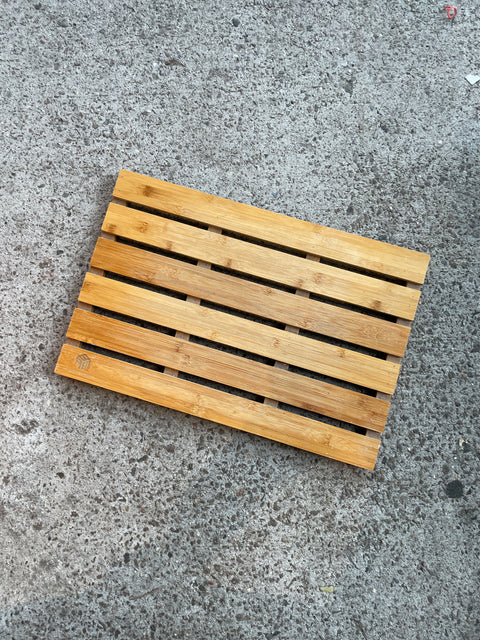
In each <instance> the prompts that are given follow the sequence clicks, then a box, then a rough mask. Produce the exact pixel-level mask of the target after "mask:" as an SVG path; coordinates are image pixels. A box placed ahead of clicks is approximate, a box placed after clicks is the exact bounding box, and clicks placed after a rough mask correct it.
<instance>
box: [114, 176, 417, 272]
mask: <svg viewBox="0 0 480 640" xmlns="http://www.w3.org/2000/svg"><path fill="white" fill-rule="evenodd" d="M114 195H115V196H117V197H119V198H123V199H125V200H127V201H129V202H133V203H136V204H140V205H144V206H147V207H152V208H155V209H158V210H160V211H165V212H168V213H171V214H175V215H177V216H180V217H183V218H187V219H189V220H197V221H201V222H203V223H206V224H213V225H216V226H218V227H221V228H223V229H228V230H229V231H234V232H236V233H240V234H245V235H247V236H250V237H253V238H259V239H262V240H267V241H269V242H273V243H276V244H279V245H283V246H285V247H290V248H293V249H298V250H300V251H302V252H305V253H312V254H314V255H317V256H321V257H323V258H328V259H331V260H336V261H339V262H343V263H345V264H349V265H352V266H357V267H361V268H364V269H368V270H371V271H374V272H376V273H381V274H384V275H388V276H393V277H396V278H400V279H403V280H409V281H412V282H417V283H420V284H421V283H422V282H423V281H424V279H425V274H426V271H427V267H428V261H429V256H428V255H426V254H424V253H420V252H418V251H412V250H409V249H404V248H402V247H396V246H393V245H390V244H387V243H385V242H380V241H378V240H370V239H368V238H362V237H361V236H358V235H355V234H352V233H346V232H345V231H338V230H336V229H330V228H328V227H323V226H320V225H316V224H313V223H310V222H305V221H303V220H298V219H296V218H292V217H290V216H285V215H281V214H279V213H272V212H271V211H267V210H265V209H259V208H257V207H252V206H250V205H246V204H241V203H238V202H233V201H232V200H227V199H225V198H220V197H218V196H213V195H210V194H207V193H203V192H201V191H195V190H193V189H187V188H185V187H181V186H179V185H175V184H171V183H169V182H164V181H163V180H157V179H155V178H150V177H148V176H143V175H140V174H138V173H132V172H130V171H124V170H122V171H120V173H119V176H118V180H117V183H116V185H115V189H114Z"/></svg>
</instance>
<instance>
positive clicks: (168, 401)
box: [55, 345, 379, 469]
mask: <svg viewBox="0 0 480 640" xmlns="http://www.w3.org/2000/svg"><path fill="white" fill-rule="evenodd" d="M79 366H80V368H79ZM55 371H56V373H59V374H61V375H64V376H67V377H70V378H74V379H76V380H81V381H83V382H88V383H89V384H93V385H96V386H99V387H103V388H105V389H110V390H112V391H117V392H119V393H124V394H127V395H130V396H133V397H135V398H140V399H142V400H146V401H148V402H153V403H155V404H161V405H163V406H166V407H170V408H172V409H176V410H179V411H183V412H185V413H189V414H192V415H195V416H199V417H201V418H205V419H207V420H213V421H215V422H220V423H222V424H225V425H227V426H230V427H235V428H237V429H241V430H242V431H248V432H250V433H254V434H256V435H260V436H263V437H266V438H270V439H271V440H276V441H278V442H283V443H285V444H288V445H291V446H294V447H297V448H300V449H305V450H307V451H312V452H314V453H317V454H321V455H324V456H327V457H329V458H334V459H336V460H341V461H343V462H347V463H350V464H354V465H357V466H359V467H363V468H365V469H373V467H374V465H375V459H376V456H377V451H378V446H379V443H378V442H377V441H376V440H374V439H373V438H367V437H366V436H362V435H359V434H356V433H352V432H350V431H347V430H345V429H340V428H338V427H332V426H331V425H328V424H324V423H321V422H317V421H315V420H311V419H309V418H304V417H303V416H298V415H295V414H291V413H288V412H285V411H281V410H280V409H274V408H272V407H267V406H265V405H262V404H260V403H257V402H252V401H250V400H246V399H245V398H239V397H237V396H233V395H230V394H227V393H224V392H222V391H217V390H215V389H211V388H208V387H204V386H202V385H199V384H196V383H193V382H189V381H186V380H181V379H178V378H174V377H172V376H168V375H165V374H163V373H160V372H157V371H151V370H149V369H145V368H143V367H139V366H136V365H132V364H129V363H126V362H122V361H120V360H116V359H114V358H109V357H106V356H103V355H99V354H95V353H92V352H89V351H86V350H85V349H80V348H78V347H74V346H71V345H64V346H63V347H62V351H61V353H60V357H59V360H58V363H57V366H56V369H55Z"/></svg>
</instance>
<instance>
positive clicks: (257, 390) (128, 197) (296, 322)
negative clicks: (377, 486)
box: [56, 171, 429, 469]
mask: <svg viewBox="0 0 480 640" xmlns="http://www.w3.org/2000/svg"><path fill="white" fill-rule="evenodd" d="M101 236H102V237H100V238H99V239H98V242H97V244H96V247H95V250H94V253H93V256H92V260H91V262H90V267H89V272H88V273H87V274H86V277H85V280H84V284H83V286H82V289H81V292H80V295H79V300H78V304H77V309H76V310H75V311H74V313H73V316H72V320H71V323H70V326H69V328H68V331H67V337H66V343H65V344H64V346H63V348H62V351H61V354H60V358H59V360H58V363H57V368H56V372H57V373H59V374H61V375H64V376H68V377H71V378H74V379H76V380H81V381H83V382H87V383H90V384H92V385H96V386H100V387H103V388H105V389H110V390H112V391H116V392H119V393H123V394H127V395H131V396H133V397H136V398H140V399H143V400H146V401H149V402H153V403H156V404H160V405H163V406H165V407H170V408H173V409H177V410H179V411H184V412H186V413H190V414H192V415H196V416H199V417H202V418H205V419H208V420H213V421H217V422H220V423H222V424H225V425H228V426H231V427H235V428H238V429H241V430H244V431H248V432H250V433H253V434H257V435H260V436H264V437H267V438H271V439H273V440H276V441H279V442H283V443H285V444H289V445H292V446H295V447H298V448H301V449H305V450H307V451H311V452H314V453H318V454H321V455H325V456H327V457H331V458H335V459H337V460H341V461H344V462H347V463H349V464H355V465H357V466H360V467H363V468H366V469H372V468H373V467H374V464H375V459H376V457H377V453H378V449H379V446H380V443H379V436H380V434H381V432H382V431H383V429H384V427H385V423H386V420H387V415H388V410H389V407H390V399H391V394H392V393H393V391H394V389H395V385H396V382H397V378H398V374H399V370H400V362H401V360H400V359H401V357H402V356H403V355H404V353H405V349H406V345H407V340H408V336H409V333H410V325H411V321H412V320H413V318H414V315H415V312H416V309H417V305H418V302H419V296H420V291H419V289H420V283H421V282H423V280H424V278H425V272H426V269H427V265H428V259H429V258H428V256H427V255H426V254H422V253H419V252H415V251H411V250H408V249H404V248H401V247H394V246H392V245H388V244H386V243H383V242H378V241H375V240H369V239H366V238H361V237H359V236H355V235H353V234H349V233H345V232H342V231H336V230H333V229H328V228H326V227H321V226H319V225H315V224H312V223H308V222H304V221H302V220H297V219H295V218H290V217H288V216H283V215H280V214H276V213H272V212H269V211H265V210H263V209H257V208H255V207H251V206H249V205H243V204H239V203H236V202H232V201H229V200H225V199H223V198H219V197H216V196H212V195H208V194H205V193H202V192H199V191H194V190H192V189H186V188H184V187H180V186H178V185H174V184H169V183H166V182H163V181H161V180H155V179H153V178H148V177H146V176H142V175H139V174H133V173H131V172H129V171H121V172H120V174H119V177H118V180H117V183H116V185H115V190H114V198H113V201H112V203H111V204H110V205H109V207H108V210H107V213H106V216H105V219H104V222H103V225H102V234H101ZM192 262H193V264H192ZM112 316H113V317H112ZM145 324H146V325H147V326H145ZM142 325H143V326H142ZM165 328H166V329H165ZM166 330H167V331H166ZM165 331H166V332H165ZM172 334H173V335H172ZM103 350H106V351H107V352H108V353H110V354H111V357H108V356H105V355H103ZM132 359H134V362H135V363H139V364H134V363H133V362H131V360H132ZM142 363H143V364H142ZM152 367H153V369H152ZM292 369H293V370H292ZM192 376H193V378H192ZM192 380H194V381H192ZM219 384H220V385H222V387H221V388H222V389H223V390H219V389H216V388H212V385H214V386H215V385H219ZM246 393H247V394H251V399H247V398H245V397H244V395H245V394H246ZM307 416H309V417H307ZM332 421H334V424H335V425H338V426H333V424H328V423H329V422H332Z"/></svg>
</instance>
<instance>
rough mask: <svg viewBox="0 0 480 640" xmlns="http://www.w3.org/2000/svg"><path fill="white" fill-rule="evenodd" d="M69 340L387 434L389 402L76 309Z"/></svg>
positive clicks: (70, 327) (69, 331) (68, 333)
mask: <svg viewBox="0 0 480 640" xmlns="http://www.w3.org/2000/svg"><path fill="white" fill-rule="evenodd" d="M67 335H68V336H69V337H71V338H73V339H76V340H79V341H80V342H84V343H86V344H93V345H96V346H97V347H102V348H103V349H108V350H110V351H116V352H118V353H123V354H124V355H127V356H131V357H133V358H138V359H141V360H145V361H147V362H152V363H155V364H159V365H164V366H166V367H169V368H171V369H173V370H175V371H183V372H185V373H189V374H192V375H195V376H199V377H201V378H205V379H207V380H212V381H214V382H219V383H221V384H226V385H228V386H231V387H235V388H237V389H243V390H244V391H249V392H251V393H255V394H257V395H261V396H267V397H269V398H273V399H275V400H279V401H282V402H285V403H287V404H291V405H292V406H295V407H300V408H302V409H306V410H308V411H314V412H317V413H319V414H322V415H325V416H329V417H331V418H335V419H337V420H343V421H345V422H349V423H351V424H355V425H357V426H359V427H365V428H368V429H372V430H374V431H383V428H384V426H385V421H386V419H387V415H388V409H389V406H390V405H389V403H388V402H384V401H383V400H378V399H376V398H373V397H372V396H367V395H364V394H361V393H357V392H355V391H350V390H349V389H344V388H342V387H338V386H336V385H332V384H327V383H325V382H321V381H319V380H314V379H312V378H308V377H306V376H300V375H297V374H295V373H292V372H290V371H284V370H281V369H274V368H273V367H271V366H269V365H265V364H262V363H261V362H255V361H253V360H249V359H247V358H241V357H239V356H236V355H233V354H231V353H225V352H224V351H219V350H217V349H212V348H210V347H206V346H204V345H199V344H195V343H191V342H187V341H186V340H181V339H178V338H175V337H172V336H169V335H165V334H163V333H160V332H157V331H152V330H150V329H144V328H143V327H137V326H135V325H132V324H129V323H126V322H123V321H120V320H115V319H113V318H108V317H105V316H101V315H99V314H95V313H89V312H88V311H82V310H80V309H76V310H75V311H74V313H73V317H72V321H71V323H70V326H69V328H68V332H67Z"/></svg>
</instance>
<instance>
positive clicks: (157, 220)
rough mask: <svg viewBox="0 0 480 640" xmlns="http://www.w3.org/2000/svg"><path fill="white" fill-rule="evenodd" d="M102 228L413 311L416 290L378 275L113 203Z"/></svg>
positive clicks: (358, 301)
mask: <svg viewBox="0 0 480 640" xmlns="http://www.w3.org/2000/svg"><path fill="white" fill-rule="evenodd" d="M102 229H103V231H106V232H108V233H112V234H114V235H115V236H119V237H123V238H129V239H131V240H135V241H137V242H142V243H145V244H147V245H151V246H155V247H159V248H161V249H166V250H167V251H172V252H174V253H178V254H182V255H186V256H189V257H191V258H196V259H199V260H205V261H206V262H210V263H212V264H215V265H220V266H222V267H226V268H228V269H232V270H233V271H238V272H240V273H246V274H250V275H253V276H257V277H261V278H264V279H266V280H271V281H273V282H279V283H282V284H285V285H289V286H291V287H294V288H296V289H304V290H305V291H309V292H310V293H316V294H320V295H322V296H325V297H327V298H331V299H334V300H339V301H342V302H348V303H350V304H354V305H358V306H361V307H366V308H368V309H373V310H375V311H380V312H382V313H386V314H391V315H393V316H396V317H400V318H406V319H409V320H410V319H412V318H413V317H414V315H415V310H416V308H417V303H418V299H419V297H420V294H419V292H418V291H414V290H412V289H407V288H406V287H403V286H400V285H397V284H393V283H391V282H386V281H384V280H380V279H378V278H373V277H370V276H366V275H363V274H360V273H355V272H353V271H347V270H345V269H340V268H337V267H332V266H330V265H326V264H322V263H315V262H312V261H308V260H305V259H304V258H300V257H297V256H292V255H290V254H288V253H283V252H281V251H276V250H274V249H269V248H266V247H261V246H258V245H254V244H251V243H249V242H245V241H243V240H238V239H236V238H230V237H228V236H225V235H218V234H214V233H210V232H209V231H207V230H204V229H199V228H197V227H193V226H191V225H188V224H183V223H181V222H176V221H174V220H168V219H166V218H161V217H159V216H156V215H152V214H149V213H145V212H143V211H137V210H136V209H131V208H128V207H122V206H120V205H116V204H110V205H109V207H108V210H107V214H106V216H105V221H104V223H103V226H102Z"/></svg>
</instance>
